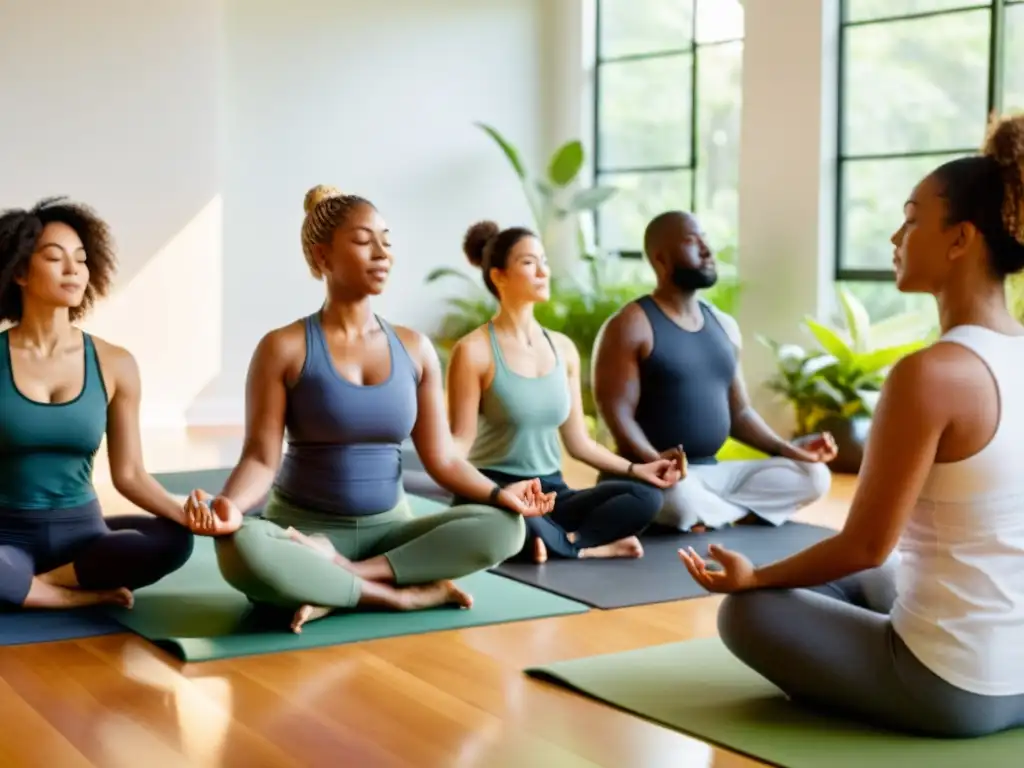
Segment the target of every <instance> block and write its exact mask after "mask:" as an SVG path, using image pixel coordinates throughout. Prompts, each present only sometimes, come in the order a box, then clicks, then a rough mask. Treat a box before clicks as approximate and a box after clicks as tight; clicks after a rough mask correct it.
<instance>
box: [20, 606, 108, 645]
mask: <svg viewBox="0 0 1024 768" xmlns="http://www.w3.org/2000/svg"><path fill="white" fill-rule="evenodd" d="M117 632H124V627H122V626H121V625H120V624H119V623H118V622H116V621H114V620H113V619H112V618H111V617H110V616H108V615H106V613H104V612H103V610H102V609H99V608H75V609H68V610H63V611H54V610H25V609H20V610H18V611H10V612H6V611H5V612H2V613H0V646H5V645H30V644H32V643H49V642H53V641H56V640H78V639H81V638H84V637H98V636H100V635H113V634H116V633H117Z"/></svg>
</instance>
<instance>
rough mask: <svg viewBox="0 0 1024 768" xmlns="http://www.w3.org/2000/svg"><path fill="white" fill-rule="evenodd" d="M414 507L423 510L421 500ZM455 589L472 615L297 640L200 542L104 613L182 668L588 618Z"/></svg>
mask: <svg viewBox="0 0 1024 768" xmlns="http://www.w3.org/2000/svg"><path fill="white" fill-rule="evenodd" d="M429 504H430V503H429V502H426V505H429ZM417 506H419V507H421V508H422V507H423V506H425V505H424V503H423V500H419V501H418V503H417ZM457 583H458V584H459V585H460V586H462V587H463V588H464V589H466V590H467V591H469V593H470V594H472V595H473V598H474V604H473V607H472V608H471V609H469V610H460V609H457V608H448V607H442V608H436V609H431V610H424V611H410V612H407V613H398V612H383V611H381V612H372V613H371V612H367V613H346V614H338V615H332V616H328V617H325V618H323V619H318V620H316V621H312V622H310V623H308V624H306V626H305V627H303V630H302V634H299V635H295V634H293V633H291V632H290V631H289V630H288V624H287V620H286V619H284V618H283V617H281V620H280V621H275V623H274V624H273V626H267V623H266V621H265V619H264V618H260V617H257V616H256V615H255V614H254V613H253V612H252V610H251V603H249V601H248V600H247V599H246V597H245V596H244V595H242V594H241V593H240V592H237V591H236V590H234V589H233V588H232V587H231V586H230V585H228V584H227V583H226V582H225V581H224V579H223V578H221V575H220V571H219V570H218V568H217V558H216V554H215V552H214V547H213V541H212V540H211V539H210V538H206V537H204V538H197V539H196V546H195V550H194V552H193V555H192V557H191V558H190V559H189V561H188V563H186V564H185V566H184V567H183V568H182V569H181V570H179V571H176V572H175V573H172V574H170V575H169V576H168V577H166V578H165V579H163V580H161V581H160V582H158V583H156V584H154V585H152V586H150V587H146V588H144V589H140V590H138V591H137V592H136V593H135V606H134V607H133V608H132V609H131V610H125V609H122V608H111V609H109V611H110V614H111V615H112V616H113V617H114V618H115V619H117V620H118V621H119V622H120V623H121V624H123V625H124V626H125V627H127V628H128V629H131V630H132V631H134V632H136V633H137V634H139V635H142V636H143V637H145V638H147V639H148V640H150V641H152V642H154V643H156V644H157V645H158V646H160V647H162V648H164V649H165V650H167V651H169V652H170V653H172V654H173V655H175V656H177V657H179V658H181V659H183V660H185V661H209V660H212V659H224V658H231V657H235V656H250V655H255V654H261V653H275V652H279V651H293V650H299V649H303V648H316V647H320V646H326V645H340V644H343V643H352V642H358V641H360V640H373V639H376V638H381V637H393V636H397V635H413V634H419V633H423V632H436V631H440V630H446V629H461V628H465V627H475V626H481V625H484V624H499V623H504V622H509V621H522V620H524V619H538V618H543V617H547V616H558V615H565V614H572V613H584V612H586V611H587V607H586V606H585V605H581V604H580V603H575V602H572V601H570V600H566V599H564V598H561V597H558V596H556V595H551V594H548V593H546V592H542V591H540V590H536V589H532V588H530V587H527V586H524V585H522V584H516V583H515V582H512V581H509V580H508V579H502V578H499V577H497V576H493V575H491V574H488V573H477V574H473V575H471V576H468V577H466V578H465V579H459V580H458V581H457Z"/></svg>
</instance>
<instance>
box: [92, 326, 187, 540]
mask: <svg viewBox="0 0 1024 768" xmlns="http://www.w3.org/2000/svg"><path fill="white" fill-rule="evenodd" d="M98 346H99V348H101V349H102V353H103V357H104V358H105V360H104V362H105V363H107V365H108V370H110V371H111V373H112V374H113V377H112V378H113V379H114V394H113V397H112V398H111V399H110V405H109V406H108V408H107V455H108V457H109V461H110V475H111V479H112V480H113V482H114V487H115V488H116V489H117V492H118V493H120V494H121V495H122V496H124V497H125V498H126V499H128V501H130V502H131V503H132V504H134V505H135V506H137V507H138V508H139V509H143V510H145V511H146V512H149V513H151V514H153V515H158V516H159V517H166V518H167V519H168V520H173V521H174V522H176V523H181V524H182V525H186V524H187V521H186V518H185V512H184V510H183V509H182V504H181V501H179V500H177V499H175V498H174V497H173V496H172V495H171V494H170V493H168V492H167V490H166V489H165V488H164V487H163V486H162V485H160V483H158V482H157V481H156V480H154V479H153V477H152V476H151V475H150V474H149V473H148V472H147V471H146V467H145V465H144V463H143V459H142V439H141V436H140V431H139V405H140V403H141V401H142V378H141V376H139V366H138V364H137V363H136V361H135V358H134V357H133V356H132V355H131V353H130V352H128V350H126V349H122V348H121V347H115V346H113V345H111V344H106V343H102V342H101V343H100V345H98Z"/></svg>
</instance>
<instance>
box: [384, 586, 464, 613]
mask: <svg viewBox="0 0 1024 768" xmlns="http://www.w3.org/2000/svg"><path fill="white" fill-rule="evenodd" d="M397 591H398V605H397V606H396V607H397V608H398V609H399V610H402V611H418V610H421V609H423V608H434V607H436V606H438V605H457V606H459V607H460V608H472V607H473V598H472V596H471V595H470V594H469V593H467V592H463V591H462V590H461V589H459V588H458V587H457V586H455V582H452V581H435V582H434V583H433V584H418V585H416V586H414V587H402V588H401V589H399V590H397Z"/></svg>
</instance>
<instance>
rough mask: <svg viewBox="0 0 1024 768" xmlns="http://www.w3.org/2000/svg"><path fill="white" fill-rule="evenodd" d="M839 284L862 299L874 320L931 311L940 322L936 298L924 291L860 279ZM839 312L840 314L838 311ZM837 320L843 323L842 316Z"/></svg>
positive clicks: (838, 283) (869, 315)
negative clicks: (861, 280)
mask: <svg viewBox="0 0 1024 768" xmlns="http://www.w3.org/2000/svg"><path fill="white" fill-rule="evenodd" d="M836 285H837V286H841V287H843V288H846V289H847V290H848V291H849V292H850V293H852V294H853V295H854V296H856V297H857V298H858V299H860V301H861V302H863V304H864V308H865V309H866V310H867V311H868V317H870V318H871V320H872V322H875V323H877V322H878V321H879V320H884V319H886V318H887V317H892V316H893V315H899V314H902V313H903V312H920V311H929V312H934V313H935V321H936V323H937V322H938V319H939V313H938V309H937V308H936V305H935V298H934V297H932V296H930V295H928V294H923V293H900V291H899V290H898V289H897V288H896V284H895V283H869V282H859V281H847V280H842V281H838V282H837V283H836ZM837 314H839V313H838V312H837ZM833 320H834V321H835V322H838V323H842V322H843V320H842V319H841V318H840V317H836V318H833Z"/></svg>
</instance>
